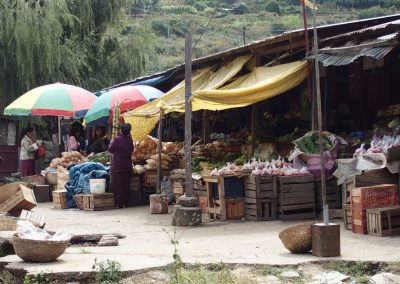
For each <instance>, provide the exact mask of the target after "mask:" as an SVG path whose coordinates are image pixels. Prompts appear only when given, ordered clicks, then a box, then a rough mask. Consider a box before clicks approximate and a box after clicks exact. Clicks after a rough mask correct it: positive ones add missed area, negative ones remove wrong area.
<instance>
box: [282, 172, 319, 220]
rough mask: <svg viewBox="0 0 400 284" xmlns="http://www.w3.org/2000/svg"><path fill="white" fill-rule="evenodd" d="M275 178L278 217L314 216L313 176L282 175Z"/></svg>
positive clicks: (289, 218) (284, 218)
mask: <svg viewBox="0 0 400 284" xmlns="http://www.w3.org/2000/svg"><path fill="white" fill-rule="evenodd" d="M277 179H278V203H279V218H280V219H281V220H302V219H313V218H316V216H317V211H316V203H315V188H314V177H313V176H312V175H306V176H282V177H277Z"/></svg>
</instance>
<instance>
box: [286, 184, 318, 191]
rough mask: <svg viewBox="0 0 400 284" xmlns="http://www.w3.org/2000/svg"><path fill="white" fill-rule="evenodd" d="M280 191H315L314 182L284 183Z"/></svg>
mask: <svg viewBox="0 0 400 284" xmlns="http://www.w3.org/2000/svg"><path fill="white" fill-rule="evenodd" d="M279 192H280V193H281V192H313V193H314V192H315V190H314V183H298V184H283V185H281V186H280V187H279Z"/></svg>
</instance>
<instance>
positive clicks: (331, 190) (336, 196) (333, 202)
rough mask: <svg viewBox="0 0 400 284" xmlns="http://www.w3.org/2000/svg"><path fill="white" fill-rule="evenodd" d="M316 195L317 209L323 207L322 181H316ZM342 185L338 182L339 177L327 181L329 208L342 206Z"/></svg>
mask: <svg viewBox="0 0 400 284" xmlns="http://www.w3.org/2000/svg"><path fill="white" fill-rule="evenodd" d="M314 183H315V195H316V197H317V209H320V210H321V209H322V207H323V206H322V205H323V202H322V189H321V181H315V182H314ZM341 190H342V188H341V186H340V185H338V184H337V179H336V178H332V179H329V180H327V181H326V199H327V202H328V205H329V208H330V209H332V208H334V209H338V208H342V197H341Z"/></svg>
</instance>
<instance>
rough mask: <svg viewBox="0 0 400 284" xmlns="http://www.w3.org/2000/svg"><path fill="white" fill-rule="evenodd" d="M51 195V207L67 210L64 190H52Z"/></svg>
mask: <svg viewBox="0 0 400 284" xmlns="http://www.w3.org/2000/svg"><path fill="white" fill-rule="evenodd" d="M52 195H53V207H54V208H57V209H68V205H67V192H66V191H65V190H54V191H53V193H52Z"/></svg>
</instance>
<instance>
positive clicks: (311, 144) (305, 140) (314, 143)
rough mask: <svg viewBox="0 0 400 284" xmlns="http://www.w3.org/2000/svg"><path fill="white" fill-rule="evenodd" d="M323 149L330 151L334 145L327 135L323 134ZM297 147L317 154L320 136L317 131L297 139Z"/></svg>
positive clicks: (305, 151)
mask: <svg viewBox="0 0 400 284" xmlns="http://www.w3.org/2000/svg"><path fill="white" fill-rule="evenodd" d="M322 143H323V150H324V151H329V150H331V149H332V147H333V145H332V143H331V142H330V140H329V139H328V138H327V137H326V136H322ZM296 144H297V147H298V148H299V149H300V151H301V152H303V153H308V154H317V153H319V136H318V134H316V133H313V134H311V135H306V136H303V137H302V138H300V139H298V140H296Z"/></svg>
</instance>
